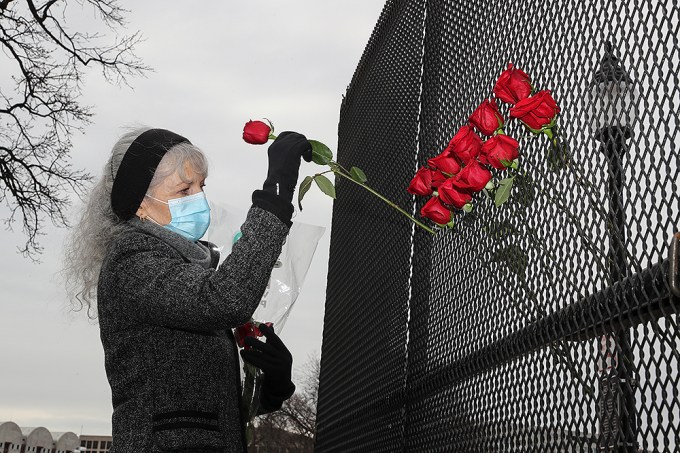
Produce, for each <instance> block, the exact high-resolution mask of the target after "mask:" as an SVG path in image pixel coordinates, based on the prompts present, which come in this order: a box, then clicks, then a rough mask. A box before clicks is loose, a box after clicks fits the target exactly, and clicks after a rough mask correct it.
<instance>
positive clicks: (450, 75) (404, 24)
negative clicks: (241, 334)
mask: <svg viewBox="0 0 680 453" xmlns="http://www.w3.org/2000/svg"><path fill="white" fill-rule="evenodd" d="M508 62H512V63H514V64H515V65H516V66H517V67H520V68H521V69H523V70H524V71H526V72H527V73H529V74H530V75H531V77H532V82H533V83H534V84H535V85H536V86H538V87H541V88H547V89H551V90H552V95H553V96H554V97H555V99H556V100H557V102H558V104H559V106H560V108H561V112H560V116H559V125H560V129H561V134H560V147H559V148H557V150H558V151H559V150H563V151H564V156H563V158H561V160H558V163H561V164H560V165H554V164H555V161H554V160H552V159H553V158H554V155H551V153H554V152H555V148H553V147H551V146H550V144H549V142H548V141H546V140H544V139H541V138H537V139H530V138H523V139H522V140H520V165H521V169H522V172H523V173H522V177H523V183H522V184H518V185H516V187H515V188H514V189H513V192H512V195H511V197H510V200H509V201H508V202H507V203H505V204H503V205H502V206H500V207H496V206H495V205H494V203H493V201H492V200H490V199H487V198H485V197H484V196H483V195H481V194H478V195H477V196H475V199H474V200H473V203H474V206H475V208H474V210H473V211H472V212H470V213H463V212H460V213H457V214H456V216H455V226H454V228H453V229H452V230H447V231H439V232H438V233H437V235H435V236H432V235H430V234H429V233H427V232H425V231H424V230H421V229H419V228H414V227H413V226H412V225H411V224H409V223H408V222H407V221H405V220H403V217H401V216H399V215H398V214H397V213H396V212H394V211H393V210H391V209H390V208H389V207H388V206H387V205H385V204H383V203H382V202H381V201H380V200H377V199H374V198H371V197H370V196H366V194H365V193H363V192H362V191H361V189H357V188H356V187H355V186H353V185H348V184H343V182H342V181H341V182H340V183H339V187H338V188H337V192H338V199H337V200H336V202H335V205H334V211H333V225H332V239H331V254H330V262H329V277H328V287H327V300H326V318H325V323H324V338H323V348H322V359H321V378H320V388H319V405H318V418H317V441H316V449H317V450H318V451H342V452H346V451H371V452H374V451H383V452H392V451H427V452H430V451H433V452H434V451H453V452H524V451H527V452H529V451H530V452H585V451H588V452H590V451H593V452H595V451H616V452H641V451H642V452H657V451H658V452H671V451H680V440H679V439H680V372H679V369H680V352H679V351H680V329H678V316H677V312H678V311H679V309H680V300H679V299H678V294H680V289H677V288H678V285H677V284H676V283H674V282H677V281H678V277H677V274H678V269H679V268H680V266H679V264H680V262H679V261H678V255H677V253H676V251H677V249H678V247H677V241H678V239H677V238H675V237H674V236H673V234H674V233H675V231H676V230H679V229H680V222H679V220H680V186H679V185H678V181H680V165H679V162H680V159H679V157H680V150H679V149H678V148H679V144H680V134H679V133H678V126H679V125H680V114H679V113H678V112H679V107H680V76H679V75H678V74H679V71H678V68H680V5H679V2H678V1H676V0H675V1H674V0H665V1H664V0H659V1H652V0H621V1H617V2H602V1H585V2H578V1H574V0H566V1H564V2H560V3H559V4H558V3H555V2H538V1H516V2H500V1H490V2H488V1H481V0H456V1H453V0H449V1H444V0H439V1H436V0H429V1H427V0H409V1H396V0H395V1H387V2H386V5H385V8H384V10H383V13H382V15H381V17H380V19H379V21H378V23H377V25H376V28H375V30H374V32H373V35H372V36H371V39H370V41H369V43H368V45H367V47H366V50H365V52H364V55H363V57H362V59H361V62H360V63H359V65H358V67H357V70H356V73H355V76H354V79H353V80H352V83H351V85H350V86H349V88H348V91H347V95H346V98H345V100H344V102H343V106H342V110H341V118H340V126H339V152H338V160H339V162H340V163H341V164H343V165H345V164H347V165H356V166H358V167H360V168H362V169H363V170H364V171H365V172H366V174H367V175H368V177H369V184H370V185H372V186H373V187H375V188H376V189H377V190H378V191H379V192H381V193H382V194H384V195H386V196H387V197H388V198H390V199H392V200H393V201H395V202H396V203H397V204H399V205H400V206H402V207H405V208H406V209H408V210H412V211H413V212H414V213H418V212H419V211H420V208H421V207H422V205H423V203H424V202H425V199H424V198H423V197H413V196H411V195H410V194H408V193H407V192H406V187H407V186H408V184H409V182H410V180H411V178H412V177H413V175H414V174H415V171H416V169H417V168H418V167H420V166H422V165H424V164H425V163H426V162H427V160H428V159H429V158H431V157H434V156H436V155H438V154H439V153H440V152H441V151H442V150H443V149H444V148H445V147H446V145H447V144H448V142H449V140H450V139H451V137H452V135H453V134H454V133H455V131H456V130H458V128H459V127H460V126H462V125H463V124H465V123H466V122H467V118H468V117H469V115H470V113H471V112H472V111H473V110H474V109H475V108H476V106H477V105H479V103H480V102H481V101H483V100H484V99H485V98H487V97H488V96H489V95H490V93H491V91H492V88H493V83H494V82H495V81H496V79H497V78H498V76H499V74H500V73H501V71H502V70H503V69H505V67H506V65H507V63H508ZM503 114H504V115H505V114H507V111H503ZM508 127H510V126H508ZM510 132H512V133H514V134H515V135H518V134H519V133H520V130H519V129H515V130H511V131H510ZM495 175H496V176H498V175H499V174H498V173H495Z"/></svg>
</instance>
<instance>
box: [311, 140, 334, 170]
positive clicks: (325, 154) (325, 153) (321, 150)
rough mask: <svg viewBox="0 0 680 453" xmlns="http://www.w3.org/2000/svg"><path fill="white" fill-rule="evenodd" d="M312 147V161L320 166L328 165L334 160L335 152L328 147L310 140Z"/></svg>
mask: <svg viewBox="0 0 680 453" xmlns="http://www.w3.org/2000/svg"><path fill="white" fill-rule="evenodd" d="M308 141H309V144H310V145H312V160H313V161H314V163H316V164H318V165H328V163H329V162H330V161H331V160H333V152H332V151H331V150H330V148H328V146H326V145H324V144H323V143H321V142H319V141H316V140H308Z"/></svg>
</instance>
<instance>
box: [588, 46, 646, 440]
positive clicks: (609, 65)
mask: <svg viewBox="0 0 680 453" xmlns="http://www.w3.org/2000/svg"><path fill="white" fill-rule="evenodd" d="M590 96H591V98H590V109H589V112H588V114H589V116H590V127H591V128H592V131H593V135H594V137H595V139H596V140H597V141H599V142H600V143H601V150H602V151H603V153H604V154H605V156H606V158H607V167H608V170H609V171H608V178H607V198H608V202H609V203H608V204H609V209H608V216H607V217H608V218H607V230H608V231H609V254H608V257H607V258H608V262H609V266H608V268H609V275H608V277H609V278H608V282H609V285H614V284H615V283H616V282H619V281H621V280H623V279H624V278H626V277H627V276H628V273H629V266H628V260H627V259H626V243H625V237H626V236H625V231H626V230H625V228H626V216H625V214H626V212H625V209H624V206H623V165H622V159H623V156H624V154H625V152H626V151H627V148H628V146H627V143H626V142H627V141H628V140H629V139H630V138H631V137H632V136H633V124H634V122H635V119H636V116H637V109H636V105H637V103H638V98H639V94H638V90H637V87H636V84H635V82H634V81H633V79H632V78H631V77H630V76H629V75H628V73H627V72H626V71H625V70H624V69H623V67H622V66H621V63H620V61H619V59H618V58H617V57H616V56H615V55H614V51H613V46H612V44H611V43H610V42H607V43H606V44H605V54H604V56H603V57H602V60H600V67H599V68H598V69H597V71H595V75H594V76H593V80H592V82H591V84H590ZM600 345H601V346H600V360H601V365H600V369H599V370H598V371H599V383H600V386H599V387H600V401H599V402H598V419H599V422H600V442H599V449H600V451H617V452H635V451H637V414H636V408H635V388H636V380H635V378H634V374H633V360H634V355H633V352H632V350H631V347H630V334H629V333H628V331H627V330H626V329H621V330H618V331H616V332H612V334H607V335H604V336H603V337H602V338H601V342H600Z"/></svg>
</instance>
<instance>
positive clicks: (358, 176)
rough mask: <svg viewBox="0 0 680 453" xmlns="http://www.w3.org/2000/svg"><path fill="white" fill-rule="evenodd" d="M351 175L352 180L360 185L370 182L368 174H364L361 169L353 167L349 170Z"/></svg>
mask: <svg viewBox="0 0 680 453" xmlns="http://www.w3.org/2000/svg"><path fill="white" fill-rule="evenodd" d="M349 173H350V175H351V176H352V179H353V180H355V181H356V182H358V183H361V184H363V183H365V182H366V181H368V178H367V177H366V173H364V171H363V170H362V169H361V168H359V167H352V168H351V169H350V170H349Z"/></svg>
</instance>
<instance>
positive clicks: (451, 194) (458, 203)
mask: <svg viewBox="0 0 680 453" xmlns="http://www.w3.org/2000/svg"><path fill="white" fill-rule="evenodd" d="M438 192H439V198H441V200H442V201H443V202H444V203H446V204H448V205H451V206H453V207H455V208H458V209H461V208H462V207H463V206H465V204H466V203H468V202H469V201H470V200H472V195H470V194H469V193H466V192H461V191H460V190H458V189H457V188H456V187H453V178H449V179H447V180H446V181H445V182H444V184H442V185H441V186H440V187H439V190H438Z"/></svg>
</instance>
